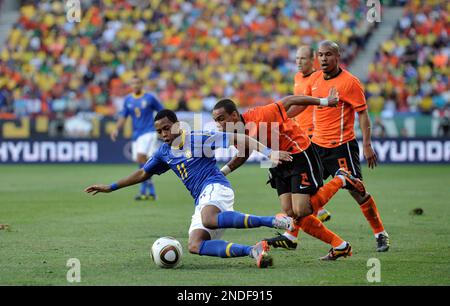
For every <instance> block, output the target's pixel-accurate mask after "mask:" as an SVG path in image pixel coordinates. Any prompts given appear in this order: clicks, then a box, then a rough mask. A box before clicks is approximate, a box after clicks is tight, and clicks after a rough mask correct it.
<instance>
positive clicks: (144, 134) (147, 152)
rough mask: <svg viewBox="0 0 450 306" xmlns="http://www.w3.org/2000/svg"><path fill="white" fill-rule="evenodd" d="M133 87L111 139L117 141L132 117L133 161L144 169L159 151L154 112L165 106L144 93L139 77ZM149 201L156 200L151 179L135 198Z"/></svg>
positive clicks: (143, 185) (144, 183) (142, 185)
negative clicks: (127, 120)
mask: <svg viewBox="0 0 450 306" xmlns="http://www.w3.org/2000/svg"><path fill="white" fill-rule="evenodd" d="M131 87H132V89H133V93H132V94H130V95H128V96H127V97H126V98H125V101H124V106H123V109H122V111H121V112H120V114H119V120H118V121H117V126H116V129H115V130H114V131H113V132H112V133H111V139H112V140H113V141H116V138H117V135H118V133H119V130H120V129H121V128H122V127H123V126H124V124H125V121H126V119H127V117H128V116H130V117H131V119H132V122H133V137H132V140H133V143H132V147H131V150H132V156H133V160H134V161H136V162H137V163H138V164H139V168H142V166H143V165H144V164H145V162H146V161H147V159H148V158H149V157H150V156H152V155H153V153H154V152H155V150H156V149H157V141H158V140H157V136H156V132H155V126H154V122H153V117H154V112H159V111H160V110H162V109H163V106H162V105H161V103H160V102H159V101H158V99H157V98H156V97H155V96H154V95H153V94H151V93H148V92H144V90H143V83H142V80H141V79H140V78H139V77H137V76H134V77H133V79H132V80H131ZM147 191H148V194H147ZM147 199H150V200H155V199H156V192H155V187H154V185H153V182H152V180H151V179H148V180H147V181H144V182H142V183H141V188H140V193H139V194H138V195H137V196H136V197H135V200H147Z"/></svg>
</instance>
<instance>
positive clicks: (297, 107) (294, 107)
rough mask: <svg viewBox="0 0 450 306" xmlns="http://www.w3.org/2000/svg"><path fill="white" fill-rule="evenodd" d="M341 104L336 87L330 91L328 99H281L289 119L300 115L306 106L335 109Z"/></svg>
mask: <svg viewBox="0 0 450 306" xmlns="http://www.w3.org/2000/svg"><path fill="white" fill-rule="evenodd" d="M338 102H339V94H338V92H337V90H336V88H335V87H333V88H331V89H330V92H329V94H328V97H327V98H314V97H310V96H287V97H284V98H283V99H281V103H283V106H284V109H285V110H286V113H287V115H288V117H289V118H293V117H295V116H297V115H298V114H300V113H301V112H302V111H303V110H304V109H305V106H308V105H320V106H331V107H335V106H336V105H337V103H338Z"/></svg>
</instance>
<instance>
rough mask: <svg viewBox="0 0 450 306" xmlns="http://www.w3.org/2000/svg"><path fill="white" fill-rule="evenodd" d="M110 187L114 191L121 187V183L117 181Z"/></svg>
mask: <svg viewBox="0 0 450 306" xmlns="http://www.w3.org/2000/svg"><path fill="white" fill-rule="evenodd" d="M109 188H110V189H111V191H114V190H117V189H119V185H118V184H117V183H112V184H111V186H109Z"/></svg>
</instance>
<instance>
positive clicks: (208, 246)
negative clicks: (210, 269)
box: [199, 240, 252, 258]
mask: <svg viewBox="0 0 450 306" xmlns="http://www.w3.org/2000/svg"><path fill="white" fill-rule="evenodd" d="M251 250H252V247H251V246H249V245H242V244H236V243H231V242H228V241H224V240H204V241H202V243H201V244H200V251H199V255H206V256H215V257H222V258H228V257H243V256H248V255H250V252H251Z"/></svg>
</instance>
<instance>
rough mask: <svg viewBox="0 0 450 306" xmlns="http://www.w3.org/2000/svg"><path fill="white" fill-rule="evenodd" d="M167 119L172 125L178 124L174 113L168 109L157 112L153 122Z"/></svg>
mask: <svg viewBox="0 0 450 306" xmlns="http://www.w3.org/2000/svg"><path fill="white" fill-rule="evenodd" d="M166 117H167V119H169V120H170V121H171V122H172V123H175V122H178V118H177V114H175V112H174V111H171V110H170V109H163V110H161V111H159V112H158V113H157V114H156V116H155V122H156V121H158V120H161V119H163V118H166Z"/></svg>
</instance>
